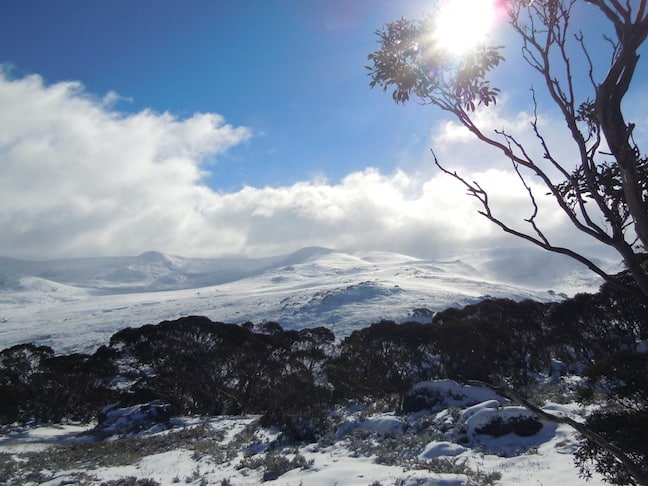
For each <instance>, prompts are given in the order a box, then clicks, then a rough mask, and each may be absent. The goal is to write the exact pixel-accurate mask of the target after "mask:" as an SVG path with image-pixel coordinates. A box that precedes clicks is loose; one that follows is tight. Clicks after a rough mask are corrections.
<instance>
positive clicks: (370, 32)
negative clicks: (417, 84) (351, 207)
mask: <svg viewBox="0 0 648 486" xmlns="http://www.w3.org/2000/svg"><path fill="white" fill-rule="evenodd" d="M424 3H425V2H420V1H419V2H413V1H410V2H402V3H399V2H392V1H387V0H385V1H357V2H348V1H344V0H315V1H306V2H304V1H301V0H281V1H267V0H256V1H251V0H246V1H240V2H239V1H208V0H189V1H187V2H178V1H169V0H161V1H155V0H138V1H134V2H131V1H124V0H117V1H111V2H87V1H72V0H64V1H62V2H42V1H29V0H27V1H20V2H8V3H7V4H5V6H4V7H3V9H4V10H5V15H3V17H4V20H3V21H2V29H1V33H0V44H1V46H0V59H2V60H3V61H4V62H10V63H12V64H14V65H15V70H14V74H15V75H20V74H23V73H24V74H31V73H38V74H40V75H41V76H43V78H44V79H45V81H46V82H49V83H53V82H57V81H68V80H77V81H80V82H81V83H83V85H84V86H85V87H86V90H87V91H88V92H89V93H95V94H98V95H100V96H101V95H103V94H104V93H107V92H109V91H114V92H116V93H118V94H119V95H121V96H123V97H124V98H126V100H124V101H122V102H120V103H118V104H117V106H116V108H117V109H118V110H124V111H138V110H142V109H146V108H150V109H153V110H155V111H158V112H165V111H168V112H171V113H173V114H175V115H177V116H179V117H186V116H191V115H192V114H193V113H195V112H213V113H219V114H221V115H223V116H224V117H225V119H226V120H227V122H228V123H232V124H234V125H237V126H239V125H244V126H247V127H250V128H251V129H252V131H253V133H254V138H253V140H252V141H251V142H250V143H248V144H245V145H244V146H242V147H240V148H238V149H235V150H232V151H231V153H230V154H229V156H228V157H227V158H225V159H223V160H222V161H221V163H219V164H216V165H215V166H214V167H212V168H211V171H212V172H213V176H212V177H210V178H209V184H210V185H211V186H212V187H215V188H219V189H221V188H222V189H225V190H232V189H237V188H240V187H241V186H242V185H244V184H249V185H255V186H257V185H265V184H273V185H275V184H289V183H293V182H296V181H299V180H303V179H306V178H309V177H311V176H313V175H314V174H320V173H324V174H326V175H327V176H328V177H330V178H331V179H333V180H338V179H340V178H342V177H344V176H345V175H346V174H347V173H349V172H351V171H354V170H361V169H363V168H364V167H365V166H367V165H372V166H376V167H385V168H388V169H389V170H391V169H392V168H393V167H395V166H396V165H398V164H408V163H409V161H407V160H403V159H402V157H400V156H401V155H402V153H403V151H404V150H406V149H407V148H408V147H407V146H408V145H414V146H416V147H417V148H419V149H422V148H423V141H422V140H420V139H421V138H423V137H424V134H425V133H427V129H428V126H429V123H430V120H431V119H433V117H434V116H435V113H433V112H432V111H431V110H422V109H420V107H418V106H408V107H396V106H394V105H393V103H392V102H391V100H390V98H389V97H388V96H384V95H382V93H380V92H379V91H374V92H372V91H370V90H369V89H368V78H367V71H366V70H365V69H364V65H365V64H366V57H367V54H368V53H369V52H371V51H372V50H374V49H375V47H376V45H377V44H376V37H375V35H374V31H375V30H376V29H377V28H379V27H381V26H382V25H383V24H384V23H385V22H387V21H389V20H392V19H394V18H397V17H398V16H400V15H405V14H407V13H411V14H412V15H417V14H418V13H420V12H422V11H423V9H424ZM417 140H418V141H419V143H418V144H417V143H416V141H417Z"/></svg>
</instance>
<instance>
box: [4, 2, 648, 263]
mask: <svg viewBox="0 0 648 486" xmlns="http://www.w3.org/2000/svg"><path fill="white" fill-rule="evenodd" d="M432 4H433V2H430V1H422V0H408V1H405V2H402V3H398V4H395V3H394V2H389V1H386V0H364V1H360V2H354V3H352V4H348V2H346V3H345V2H343V1H342V0H334V1H323V0H313V1H311V2H308V3H304V2H299V1H286V2H265V1H258V0H250V1H248V2H237V3H221V2H208V1H204V0H195V1H193V2H190V3H188V4H183V5H180V4H178V3H175V2H172V1H160V2H152V1H149V0H146V1H144V0H143V1H141V2H138V3H136V4H132V2H126V1H125V0H118V1H115V2H111V3H109V4H102V3H87V2H83V1H79V0H69V1H66V2H60V3H57V4H49V3H47V4H45V3H42V2H37V1H33V0H26V1H23V2H13V3H10V4H8V5H5V6H3V7H2V8H3V10H4V13H5V15H4V16H3V19H0V27H1V28H0V107H1V108H2V109H1V110H0V127H1V128H2V129H1V130H0V133H2V136H0V154H2V155H1V156H0V164H1V165H2V170H3V175H4V177H3V178H2V180H0V221H2V222H3V227H4V231H3V232H2V234H0V255H3V256H6V257H10V258H18V259H34V258H39V259H54V258H56V259H58V258H78V257H101V256H122V255H123V256H126V255H138V254H141V253H143V252H146V251H150V250H151V249H154V248H155V249H157V250H156V251H160V252H162V253H165V254H173V255H182V256H185V257H197V258H198V257H208V258H218V257H223V256H242V257H252V258H262V257H266V256H273V255H279V254H286V253H290V252H294V251H297V250H298V249H299V248H303V247H310V246H320V247H325V248H332V249H339V250H340V251H348V252H353V251H391V252H396V253H402V254H405V255H411V256H416V257H421V258H425V257H430V256H432V255H435V254H439V253H460V252H464V251H472V250H477V249H480V248H484V249H488V248H499V247H502V246H511V247H516V246H525V245H527V244H525V243H524V242H522V241H521V240H519V239H517V238H514V237H511V236H509V235H506V234H504V233H502V232H501V231H500V230H499V228H497V227H496V226H495V225H493V224H491V223H489V222H488V221H487V220H486V219H485V218H483V217H482V216H480V215H478V214H477V209H478V207H477V204H476V203H475V201H474V200H472V199H471V198H469V197H468V196H467V195H466V194H465V191H464V189H463V187H461V186H460V185H458V183H457V182H456V181H454V180H452V179H451V178H450V177H448V176H446V175H443V174H440V173H439V171H438V170H437V169H436V167H434V162H433V160H432V157H431V154H430V149H431V148H433V149H434V150H435V152H436V153H437V155H438V156H439V157H440V158H441V160H442V162H443V163H444V165H445V166H447V167H449V168H452V169H455V168H456V169H458V170H460V171H464V172H465V173H466V174H467V175H468V176H469V177H470V178H475V179H477V180H479V181H480V182H481V183H482V184H483V185H484V187H486V188H487V189H488V190H489V192H490V193H491V199H492V201H493V203H494V206H495V209H496V210H497V211H498V212H499V214H501V215H503V217H504V218H505V219H507V220H511V221H519V222H522V221H523V219H524V218H525V217H528V215H529V214H530V212H531V209H530V208H529V204H528V199H527V195H526V192H525V190H524V188H523V187H520V185H519V182H516V181H517V176H516V175H515V174H514V173H513V172H512V171H511V170H510V169H509V167H508V163H507V161H506V160H503V159H502V158H501V157H498V156H497V155H496V154H493V153H492V151H489V150H488V149H487V148H485V147H484V146H482V145H481V144H480V143H478V142H476V141H474V140H473V139H472V138H467V137H466V134H465V133H464V131H463V130H461V129H459V128H458V125H457V124H456V123H455V122H454V121H453V120H451V119H450V118H448V117H446V116H444V115H443V114H442V113H440V111H439V110H437V109H435V108H433V107H430V106H421V105H418V104H417V103H414V102H412V103H409V104H408V105H406V106H396V105H395V104H394V103H393V101H392V99H391V97H390V96H389V94H385V93H382V92H381V90H377V89H374V90H371V89H370V88H369V78H368V77H367V70H366V69H365V68H364V66H365V64H366V63H367V55H368V54H369V53H371V52H372V51H373V50H375V49H376V48H377V37H376V35H375V33H374V31H376V30H377V29H380V28H382V27H383V25H384V24H385V23H386V22H389V21H393V20H396V19H397V18H399V17H401V16H403V17H413V18H420V17H422V16H423V15H424V13H425V12H426V11H428V10H429V9H430V8H431V6H432ZM601 21H602V16H601V15H599V14H598V12H597V11H595V10H594V9H593V8H592V9H588V6H582V5H581V6H578V8H577V9H576V11H575V14H574V22H578V23H579V24H578V25H579V27H581V26H582V27H583V28H584V29H586V28H587V27H591V26H594V27H596V26H597V25H599V23H600V22H601ZM595 33H598V32H595ZM491 35H492V39H493V41H494V42H501V43H503V44H505V45H506V46H507V48H506V50H505V52H504V55H505V57H506V58H507V61H506V62H505V63H504V64H503V66H502V67H501V69H499V70H498V71H497V73H496V74H495V76H494V83H495V85H497V86H498V87H500V88H501V89H502V96H501V97H500V99H499V100H498V104H497V105H496V106H495V107H492V108H489V109H488V110H480V111H479V112H478V117H479V119H480V122H481V123H483V124H484V126H486V127H490V128H506V129H507V130H509V131H510V132H511V133H513V134H514V135H516V136H518V137H520V139H521V140H522V141H523V142H525V143H526V142H529V143H531V145H533V134H532V133H529V131H530V130H529V128H528V122H529V120H530V113H531V112H530V111H529V102H530V96H529V92H528V90H529V86H531V85H532V84H533V83H534V77H533V73H531V72H530V68H528V67H524V68H523V69H520V62H521V59H520V56H519V54H518V53H516V52H515V50H514V48H515V46H514V44H512V43H511V40H512V39H511V37H510V32H508V31H507V29H506V28H505V26H504V25H503V24H502V23H501V22H500V23H499V24H497V25H495V27H494V29H493V31H492V32H491ZM642 52H645V47H644V49H643V50H642ZM647 81H648V75H647V72H646V69H645V68H643V69H642V65H641V64H640V65H639V68H638V69H637V73H636V76H635V80H634V83H633V85H632V88H631V92H630V93H629V94H628V96H627V100H626V101H627V102H626V106H627V110H628V119H629V120H630V121H632V120H637V119H638V120H641V119H644V118H645V112H646V111H647V109H648V100H646V98H645V96H642V92H644V91H645V89H646V87H647V84H648V82H647ZM539 108H540V113H539V116H540V121H541V125H542V128H543V129H544V130H546V133H547V136H548V137H549V138H550V139H551V140H552V141H554V142H555V143H556V144H560V143H561V142H560V141H561V140H568V139H569V134H568V133H565V132H566V130H565V129H563V128H561V126H562V125H561V123H560V120H559V119H558V118H557V116H556V113H555V112H554V111H553V109H552V108H553V107H552V106H551V105H550V104H548V100H547V99H546V98H539ZM634 135H635V136H636V138H637V142H638V143H639V145H641V142H642V141H644V142H645V140H646V139H647V138H648V134H647V133H646V132H645V130H644V131H641V129H640V127H639V128H638V129H637V130H636V131H635V134H634ZM532 153H535V154H540V152H539V148H538V147H537V146H534V147H532ZM560 155H561V156H564V157H569V153H565V154H560ZM539 156H541V155H539ZM475 159H478V160H475ZM514 187H518V188H519V189H518V190H514V189H512V188H514ZM538 187H539V186H538ZM538 190H539V191H541V190H542V189H538ZM539 194H540V193H539ZM540 203H541V220H540V221H541V224H543V225H544V227H545V228H546V230H547V233H548V234H549V235H551V236H552V237H555V238H556V242H557V244H572V245H576V246H580V247H582V246H583V245H586V244H589V243H592V241H590V240H589V239H587V238H585V237H583V236H579V234H577V233H576V232H575V230H573V229H572V228H571V226H570V224H569V222H567V221H565V218H560V217H559V215H558V214H557V211H556V210H555V208H553V207H552V205H551V204H550V202H549V203H547V202H545V201H540Z"/></svg>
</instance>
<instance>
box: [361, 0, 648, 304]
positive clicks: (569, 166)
mask: <svg viewBox="0 0 648 486" xmlns="http://www.w3.org/2000/svg"><path fill="white" fill-rule="evenodd" d="M586 3H587V4H590V5H591V6H592V7H593V8H597V9H598V10H599V11H600V13H602V14H603V15H604V18H605V19H607V21H608V27H611V29H610V32H611V33H610V34H609V35H606V34H604V33H602V32H597V33H590V32H588V33H587V35H595V36H596V37H598V40H600V39H601V38H603V39H604V41H605V42H606V45H607V46H609V52H610V58H609V60H607V61H604V62H605V63H606V65H605V66H603V69H604V71H605V73H606V74H605V75H604V77H603V79H602V80H597V79H596V75H595V74H596V73H597V72H600V66H598V65H596V66H595V63H594V56H592V55H591V50H592V48H591V44H589V43H588V41H591V40H592V37H590V38H588V37H587V36H586V33H583V32H582V31H578V30H575V29H574V28H573V26H572V24H571V21H572V11H573V9H574V6H575V5H576V4H586ZM647 3H648V0H625V1H622V0H535V1H533V0H500V2H498V4H499V5H500V7H501V8H503V9H505V10H506V13H507V14H508V20H509V23H510V25H511V26H512V28H513V30H514V31H515V32H516V33H517V35H518V38H519V40H520V41H521V49H522V55H523V58H524V60H525V61H526V63H527V65H528V67H529V68H530V69H531V70H533V71H535V72H537V73H538V74H539V75H540V77H541V79H542V80H543V89H544V90H545V91H546V94H548V95H549V97H550V99H551V100H552V101H553V102H554V104H555V106H556V107H557V108H558V109H559V111H560V113H561V115H562V118H563V120H564V123H565V128H566V130H568V132H569V134H570V135H571V140H572V141H573V147H574V148H575V149H576V153H577V154H578V156H577V159H576V160H575V161H574V160H561V159H560V158H559V156H558V155H557V150H556V148H555V147H553V146H552V143H551V140H549V139H548V138H546V137H545V135H544V134H543V132H542V130H541V127H540V123H539V121H538V103H537V98H536V94H537V91H536V90H535V89H534V88H532V89H531V101H532V104H533V105H532V106H533V119H532V121H531V124H530V130H531V131H532V133H533V134H534V135H535V138H536V140H537V141H538V143H539V146H540V147H541V150H542V152H543V155H542V157H541V158H537V157H536V158H534V157H533V156H532V155H531V150H529V147H525V146H524V145H523V143H522V142H521V141H520V140H519V139H518V138H516V137H515V136H514V135H512V134H511V133H508V132H506V131H505V130H495V131H494V132H493V133H486V132H485V131H483V130H482V129H481V128H480V127H479V126H478V124H477V123H476V117H475V111H476V110H477V109H478V107H480V106H481V107H488V106H489V105H491V104H495V103H496V101H497V97H498V95H499V93H500V91H499V89H497V88H495V87H493V86H492V85H491V82H490V81H489V79H488V77H489V74H490V73H491V72H492V71H493V70H494V69H495V68H496V67H497V66H498V65H500V63H502V62H503V61H504V57H503V56H502V47H501V46H489V45H480V46H477V47H476V48H475V49H473V50H472V51H471V52H469V53H467V54H464V55H462V56H459V57H458V56H450V55H448V54H447V53H445V52H443V51H442V50H441V49H439V47H438V46H437V45H436V44H435V43H434V42H433V41H431V40H430V35H429V34H430V30H431V29H433V28H434V22H435V19H434V17H433V16H431V17H428V18H425V19H422V20H406V19H400V20H397V21H395V22H391V23H389V24H387V25H386V26H385V27H384V29H383V30H380V31H377V32H376V33H377V35H378V36H379V41H380V49H379V50H378V51H376V52H374V53H372V54H370V55H369V56H368V58H369V61H370V65H369V66H367V69H369V70H370V76H371V83H370V85H371V87H372V88H373V87H375V86H380V87H382V88H383V90H384V91H387V90H388V89H391V88H393V92H392V96H393V98H394V100H395V101H396V102H397V103H405V102H407V101H408V100H409V99H410V98H412V97H413V98H417V99H418V100H419V101H420V102H422V103H425V104H431V105H435V106H436V107H438V108H440V109H441V110H443V111H446V112H448V113H450V114H452V115H454V117H455V118H456V119H457V120H458V121H459V122H460V123H461V124H462V125H463V126H464V127H466V128H467V129H468V130H469V131H470V132H471V133H472V134H474V135H475V136H476V137H477V138H478V139H479V140H480V141H482V142H484V143H485V144H487V145H490V146H492V147H495V148H496V149H498V150H499V151H500V152H501V153H502V154H503V156H504V157H506V158H507V159H508V160H510V161H511V163H512V168H513V170H514V171H515V173H516V174H517V175H518V176H519V179H520V181H521V183H522V185H523V187H524V188H525V190H526V191H527V193H528V196H529V199H530V202H531V207H532V212H531V214H530V216H529V217H528V218H527V219H525V221H526V223H528V225H529V226H528V227H527V229H526V230H520V229H517V228H516V227H515V226H514V225H512V224H511V223H510V222H507V221H504V220H503V219H501V218H500V217H499V216H498V215H497V214H495V213H494V211H493V208H492V205H491V201H490V200H489V195H488V192H487V191H486V190H484V189H483V188H482V186H481V185H480V184H479V182H476V181H470V180H468V179H467V178H465V177H464V176H462V175H461V174H459V173H457V172H456V171H453V170H450V169H447V168H446V167H445V166H444V165H442V164H441V163H440V162H439V160H438V159H437V157H436V155H435V154H434V152H433V155H434V161H435V163H436V164H437V165H438V167H439V168H440V169H441V170H442V171H443V172H445V173H447V174H449V175H451V176H452V177H454V178H456V179H457V180H458V181H460V182H461V183H462V184H463V185H464V186H465V187H466V189H467V191H468V193H469V194H470V195H471V196H473V197H475V198H476V199H477V200H479V202H480V203H481V207H482V209H481V210H480V211H479V212H480V214H482V215H483V216H485V217H486V218H488V219H489V220H490V221H492V222H493V223H495V224H496V225H498V226H499V227H500V228H502V229H503V230H504V231H505V232H507V233H510V234H513V235H515V236H518V237H520V238H523V239H525V240H527V241H530V242H532V243H534V244H536V245H538V246H540V247H542V248H544V249H545V250H549V251H552V252H556V253H561V254H564V255H567V256H569V257H571V258H573V259H575V260H577V261H579V262H581V263H583V264H584V265H586V266H587V267H588V268H589V269H590V270H592V271H593V272H595V273H596V274H598V275H599V276H601V277H602V278H603V279H605V280H606V281H608V282H610V283H611V284H613V285H616V286H618V287H622V288H625V289H627V290H629V291H632V292H635V293H637V294H638V295H639V296H640V297H641V298H643V299H648V270H647V267H646V264H645V260H646V258H645V255H644V251H645V250H646V249H648V160H647V158H646V157H645V156H643V155H642V153H641V151H640V149H639V146H638V144H637V143H636V141H635V139H634V137H633V131H634V129H635V124H634V123H631V122H628V121H626V119H625V117H624V113H623V109H622V102H623V99H624V96H625V95H626V93H627V92H628V89H629V87H630V85H631V82H632V80H633V76H634V74H635V71H636V68H637V64H638V61H639V54H638V50H639V48H640V46H641V45H642V44H643V42H644V41H645V39H646V36H648V12H647V10H648V9H647ZM575 52H577V53H578V55H579V56H580V57H582V58H583V59H585V66H586V67H585V69H583V68H580V69H579V70H576V69H575V64H574V62H573V61H572V59H571V58H570V56H572V55H574V53H575ZM600 59H601V56H600V54H599V55H597V56H596V61H597V62H598V61H599V60H600ZM608 63H609V64H608ZM584 71H586V72H584ZM576 75H579V76H581V77H584V78H585V80H586V83H585V84H586V85H587V86H588V89H587V90H586V91H587V92H585V93H583V90H582V88H581V87H580V85H577V83H576V82H575V80H574V78H575V76H576ZM480 109H481V108H480ZM484 109H485V108H484ZM530 175H532V176H537V178H539V179H540V180H541V181H542V183H543V184H544V186H545V187H546V189H547V192H548V193H549V194H550V195H551V196H552V197H553V200H554V201H555V203H556V204H557V206H558V207H559V208H560V210H561V211H562V212H563V213H564V214H565V215H566V216H567V218H569V221H570V222H571V223H572V225H573V226H574V227H575V228H577V229H578V230H579V231H581V232H582V233H584V234H586V235H588V236H589V237H591V238H593V239H594V240H596V241H598V242H600V243H602V244H603V245H607V246H608V247H611V248H613V249H614V250H616V252H618V254H619V255H620V256H621V258H622V259H623V261H624V263H625V265H626V267H627V269H628V270H629V272H630V273H631V274H632V276H633V278H634V281H635V282H636V287H634V286H628V285H626V284H624V283H623V282H621V281H619V280H618V279H616V278H615V276H614V275H612V274H609V273H607V272H606V271H605V270H604V269H602V268H601V267H600V266H598V265H597V264H596V263H595V262H594V261H593V260H591V259H589V258H587V257H586V256H585V255H584V254H582V253H581V252H579V251H577V250H576V249H573V248H565V247H562V246H557V245H555V244H554V243H552V242H551V241H550V238H549V237H548V236H547V234H546V232H545V231H543V229H542V228H541V225H540V224H539V222H538V214H539V205H538V199H537V198H536V194H534V191H533V190H532V186H531V184H530V183H529V182H528V180H529V179H528V178H529V176H530Z"/></svg>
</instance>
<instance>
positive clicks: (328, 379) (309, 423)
mask: <svg viewBox="0 0 648 486" xmlns="http://www.w3.org/2000/svg"><path fill="white" fill-rule="evenodd" d="M646 340H648V306H647V305H646V303H645V302H644V301H642V300H641V299H639V298H635V297H633V296H631V295H628V294H627V293H621V292H619V291H617V290H615V288H614V287H611V286H610V285H607V284H606V285H603V286H602V287H601V290H600V292H598V293H596V294H579V295H577V296H575V297H574V298H571V299H567V300H564V301H562V302H558V303H548V304H545V303H538V302H533V301H530V300H526V301H522V302H515V301H512V300H508V299H489V300H484V301H482V302H480V303H478V304H474V305H469V306H466V307H464V308H462V309H454V308H451V309H447V310H445V311H442V312H439V313H437V314H436V315H435V316H434V317H433V319H432V321H431V322H430V323H428V324H421V323H417V322H406V323H403V324H396V323H394V322H391V321H382V322H379V323H376V324H373V325H371V326H369V327H366V328H364V329H360V330H357V331H354V332H353V333H351V334H350V335H349V336H347V337H346V338H344V339H342V340H340V341H338V340H336V338H335V336H334V335H333V333H332V332H331V331H330V330H328V329H326V328H323V327H318V328H311V329H301V330H285V329H283V328H282V327H281V326H280V325H279V324H278V323H275V322H269V323H263V324H259V325H256V326H255V325H253V324H251V323H246V324H243V325H235V324H225V323H220V322H212V321H210V320H209V319H207V318H205V317H185V318H181V319H178V320H176V321H165V322H162V323H160V324H157V325H147V326H143V327H140V328H136V329H134V328H127V329H124V330H121V331H119V332H117V333H116V334H114V335H113V336H112V338H111V339H110V343H109V344H108V345H106V346H102V347H100V348H99V349H98V350H97V351H96V352H95V353H94V354H70V355H56V354H55V353H54V352H53V350H52V349H51V348H49V347H46V346H35V345H33V344H21V345H18V346H14V347H11V348H8V349H4V350H3V351H1V352H0V423H2V424H8V423H14V422H21V423H30V422H60V421H62V420H66V419H69V420H81V421H85V420H91V419H93V418H94V417H96V415H97V413H98V411H99V410H100V409H101V408H102V407H104V406H106V405H108V404H111V403H116V402H118V403H120V404H121V405H122V406H129V405H134V404H138V403H146V402H149V401H152V400H155V399H158V400H161V401H163V402H164V403H167V404H169V405H171V407H172V410H173V413H174V414H177V415H180V414H204V415H219V414H228V415H231V414H243V413H256V414H262V417H263V418H262V420H263V422H264V424H266V425H278V426H280V427H282V429H283V430H284V431H285V432H286V434H288V435H290V436H291V437H293V438H295V439H298V440H309V439H314V438H315V437H317V435H318V433H319V431H320V428H321V426H322V425H323V423H324V421H325V420H326V416H327V410H328V409H329V408H330V407H331V406H333V405H335V404H339V403H345V402H346V401H348V400H355V399H377V398H383V397H385V396H388V395H393V396H398V397H400V399H401V404H402V403H405V406H407V402H406V401H404V398H405V396H406V393H407V391H408V390H409V389H410V388H411V387H412V385H414V384H415V383H417V382H420V381H425V380H432V379H440V378H451V379H455V380H458V381H463V382H465V381H467V380H472V379H477V380H483V381H488V380H491V379H493V378H494V377H499V378H505V379H506V380H507V382H508V383H509V384H510V385H512V386H515V387H524V386H527V385H532V384H533V383H535V382H536V381H537V380H539V379H542V378H543V377H546V376H548V375H550V374H552V373H556V372H562V373H567V372H571V373H578V374H580V375H581V376H586V377H587V378H588V380H587V381H586V385H587V386H584V387H583V389H582V393H581V395H582V397H583V398H584V399H585V398H588V397H593V396H595V395H596V396H597V397H599V398H598V399H599V400H601V399H600V396H601V393H602V392H603V397H604V398H603V399H602V405H604V406H602V408H601V409H600V411H599V412H598V413H597V415H596V416H594V417H593V419H592V421H593V423H597V424H599V427H598V428H599V430H601V431H604V432H605V430H608V429H614V427H612V426H611V425H610V421H612V423H613V424H618V423H620V422H619V421H625V422H624V423H626V422H627V423H628V427H635V428H636V427H637V426H638V424H637V420H643V421H644V422H643V425H641V424H639V425H641V428H640V429H638V430H645V429H646V424H648V420H647V419H646V410H648V408H647V404H648V392H647V391H646V390H648V371H647V369H648V367H647V366H646V365H648V359H647V357H648V354H647V353H645V352H639V351H638V350H637V343H639V342H641V341H646ZM608 399H609V400H608ZM624 403H625V404H626V405H627V406H626V407H624V406H622V405H623V404H624ZM619 404H621V405H619ZM629 411H632V413H630V412H629ZM642 414H643V415H642ZM624 430H625V429H624ZM616 432H617V431H615V430H609V434H612V435H613V434H614V433H616ZM623 433H628V432H627V431H626V432H623ZM635 435H636V434H635ZM634 447H636V448H637V449H638V450H639V449H641V448H642V447H643V449H644V450H643V452H641V451H639V452H638V454H644V455H645V457H648V454H646V450H645V449H647V448H648V447H647V446H646V445H645V440H644V444H643V445H641V444H638V445H636V444H635V446H634ZM589 453H590V454H591V455H595V454H597V453H599V451H596V450H592V451H590V452H589Z"/></svg>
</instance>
